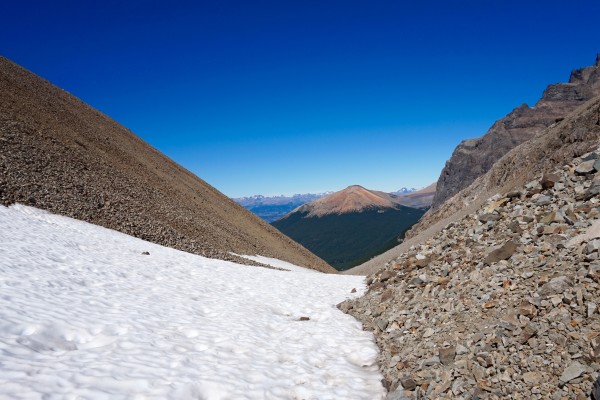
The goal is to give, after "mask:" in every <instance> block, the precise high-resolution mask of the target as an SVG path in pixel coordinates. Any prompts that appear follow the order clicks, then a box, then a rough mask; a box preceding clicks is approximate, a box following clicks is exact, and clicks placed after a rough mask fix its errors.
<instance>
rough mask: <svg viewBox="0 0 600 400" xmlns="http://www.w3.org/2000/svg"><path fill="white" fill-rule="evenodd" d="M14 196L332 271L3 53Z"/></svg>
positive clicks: (181, 239)
mask: <svg viewBox="0 0 600 400" xmlns="http://www.w3.org/2000/svg"><path fill="white" fill-rule="evenodd" d="M13 203H22V204H27V205H31V206H34V207H37V208H41V209H45V210H48V211H51V212H53V213H57V214H61V215H66V216H69V217H72V218H76V219H79V220H83V221H86V222H90V223H93V224H96V225H101V226H104V227H106V228H110V229H114V230H117V231H120V232H123V233H126V234H129V235H132V236H135V237H138V238H142V239H145V240H148V241H151V242H154V243H158V244H161V245H165V246H169V247H173V248H176V249H179V250H183V251H187V252H190V253H196V254H200V255H203V256H207V257H211V258H220V259H225V260H234V261H238V262H245V261H244V259H240V258H238V257H236V256H234V255H232V254H231V253H236V254H247V255H256V254H260V255H264V256H268V257H274V258H278V259H281V260H285V261H289V262H291V263H294V264H297V265H302V266H306V267H310V268H313V269H317V270H320V271H328V272H334V270H333V268H331V267H330V266H329V265H327V264H326V263H325V262H324V261H323V260H321V259H319V258H318V257H316V256H315V255H314V254H312V253H310V252H309V251H307V250H306V249H304V248H303V247H301V246H300V245H298V244H297V243H295V242H293V241H292V240H290V239H289V238H287V237H285V236H283V235H282V234H281V233H280V232H279V231H277V230H276V229H275V228H273V227H271V226H270V225H268V224H267V223H265V222H264V221H262V220H260V219H259V218H258V217H256V216H254V215H253V214H251V213H250V212H248V211H246V210H245V209H244V208H242V207H241V206H239V205H237V204H235V203H234V202H233V201H232V200H230V199H229V198H227V197H226V196H224V195H223V194H222V193H220V192H219V191H217V190H216V189H214V188H213V187H211V186H210V185H208V184H207V183H206V182H204V181H203V180H201V179H200V178H198V177H197V176H195V175H194V174H192V173H190V172H189V171H187V170H186V169H184V168H183V167H181V166H180V165H178V164H176V163H174V162H173V161H172V160H170V159H169V158H168V157H166V156H165V155H163V154H162V153H160V152H159V151H157V150H156V149H154V148H152V147H151V146H150V145H148V144H147V143H145V142H144V141H142V140H141V139H140V138H138V137H137V136H135V135H134V134H133V133H132V132H130V131H129V130H127V129H126V128H124V127H123V126H121V125H119V124H118V123H117V122H115V121H114V120H112V119H110V118H108V117H107V116H105V115H103V114H102V113H100V112H98V111H97V110H94V109H93V108H91V107H90V106H88V105H87V104H85V103H83V102H81V101H80V100H79V99H77V98H75V97H74V96H72V95H70V94H69V93H67V92H65V91H64V90H61V89H59V88H57V87H56V86H54V85H52V84H50V83H49V82H47V81H45V80H43V79H41V78H40V77H38V76H36V75H34V74H32V73H31V72H29V71H26V70H25V69H23V68H21V67H19V66H18V65H16V64H14V63H12V62H10V61H9V60H7V59H5V58H2V57H0V204H2V205H10V204H13ZM246 262H247V261H246Z"/></svg>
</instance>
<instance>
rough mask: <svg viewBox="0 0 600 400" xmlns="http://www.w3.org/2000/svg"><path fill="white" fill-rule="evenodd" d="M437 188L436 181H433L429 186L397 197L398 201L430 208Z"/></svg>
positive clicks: (404, 204)
mask: <svg viewBox="0 0 600 400" xmlns="http://www.w3.org/2000/svg"><path fill="white" fill-rule="evenodd" d="M435 189H436V182H434V183H432V184H431V185H429V186H427V187H424V188H423V189H419V190H416V191H414V192H409V193H406V194H402V195H400V196H399V197H398V199H397V202H398V203H400V204H402V205H403V206H407V207H413V208H428V207H430V206H431V203H432V202H433V197H434V196H435Z"/></svg>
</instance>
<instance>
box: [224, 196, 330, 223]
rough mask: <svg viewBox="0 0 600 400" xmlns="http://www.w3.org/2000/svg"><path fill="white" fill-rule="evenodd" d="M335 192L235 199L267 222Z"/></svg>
mask: <svg viewBox="0 0 600 400" xmlns="http://www.w3.org/2000/svg"><path fill="white" fill-rule="evenodd" d="M331 193H333V192H326V193H317V194H313V193H306V194H295V195H293V196H283V195H281V196H271V197H269V196H263V195H260V194H259V195H256V196H250V197H240V198H236V199H233V201H235V202H236V203H238V204H239V205H241V206H242V207H244V208H246V209H247V210H249V211H251V212H253V213H254V214H256V215H258V216H259V217H260V218H262V219H264V220H265V221H267V222H273V221H276V220H278V219H279V218H281V217H283V216H284V215H286V214H287V213H289V212H290V211H292V210H294V209H295V208H297V207H300V206H301V205H303V204H306V203H310V202H311V201H314V200H317V199H320V198H321V197H324V196H327V195H328V194H331Z"/></svg>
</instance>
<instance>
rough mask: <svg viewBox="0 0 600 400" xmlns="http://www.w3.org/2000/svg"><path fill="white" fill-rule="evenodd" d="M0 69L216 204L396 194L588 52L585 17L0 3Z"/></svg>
mask: <svg viewBox="0 0 600 400" xmlns="http://www.w3.org/2000/svg"><path fill="white" fill-rule="evenodd" d="M4 15H5V18H4V22H3V24H2V26H0V32H2V34H3V37H4V38H5V40H3V41H2V43H0V51H1V54H2V55H3V56H6V57H8V58H9V59H11V60H13V61H15V62H17V63H19V64H20V65H22V66H24V67H26V68H28V69H29V70H31V71H33V72H34V73H36V74H38V75H40V76H42V77H44V78H46V79H48V80H49V81H51V82H52V83H54V84H56V85H57V86H59V87H61V88H63V89H65V90H67V91H69V92H71V93H72V94H74V95H76V96H77V97H79V98H80V99H82V100H83V101H85V102H86V103H88V104H90V105H91V106H93V107H95V108H98V109H99V110H101V111H102V112H104V113H106V114H107V115H109V116H110V117H112V118H114V119H115V120H117V121H118V122H120V123H122V124H123V125H125V126H126V127H128V128H129V129H131V130H132V131H133V132H134V133H135V134H137V135H138V136H140V137H141V138H142V139H144V140H146V141H147V142H149V143H150V144H152V145H153V146H154V147H156V148H157V149H159V150H160V151H162V152H164V153H165V154H167V155H168V156H169V157H171V158H172V159H174V160H175V161H176V162H178V163H180V164H181V165H183V166H184V167H186V168H187V169H189V170H190V171H192V172H193V173H195V174H197V175H198V176H199V177H200V178H202V179H204V180H206V181H207V182H208V183H210V184H211V185H213V186H215V187H216V188H217V189H218V190H220V191H222V192H223V193H225V194H226V195H228V196H231V197H243V196H251V195H255V194H263V195H279V194H286V195H289V194H294V193H319V192H326V191H336V190H340V189H343V188H345V187H347V186H349V185H353V184H359V185H361V186H364V187H366V188H368V189H373V190H382V191H387V192H391V191H395V190H398V189H399V188H401V187H417V188H420V187H424V186H426V185H428V184H430V183H432V182H434V181H436V180H437V178H438V176H439V173H440V172H441V169H442V168H443V166H444V163H445V161H446V160H447V159H448V158H449V157H450V155H451V154H452V151H453V150H454V147H455V146H456V145H457V144H458V143H459V142H460V141H461V140H464V139H468V138H473V137H478V136H481V135H483V134H484V133H485V131H487V129H488V128H489V127H490V125H491V124H492V123H493V122H494V121H495V120H497V119H499V118H501V117H502V116H504V115H505V114H507V113H508V112H510V111H511V110H512V109H513V108H515V107H517V106H519V105H520V104H522V103H527V104H529V105H533V104H534V103H535V102H536V101H537V100H538V98H539V97H540V96H541V94H542V91H543V90H544V88H545V87H546V86H547V85H548V84H551V83H556V82H564V81H567V80H568V78H569V73H570V71H571V70H573V69H576V68H580V67H584V66H587V65H591V64H593V62H594V59H595V56H596V54H597V53H598V52H600V30H598V29H597V16H598V15H600V3H599V2H597V1H577V0H575V1H571V2H569V3H568V4H565V2H558V1H544V2H542V1H531V2H517V1H505V2H481V1H457V2H447V1H424V2H418V4H414V3H412V2H411V3H410V4H403V2H391V1H389V2H387V1H385V2H384V1H375V2H358V1H335V0H334V1H328V2H316V1H302V2H299V1H287V2H267V1H256V2H252V3H250V2H241V1H220V2H214V3H210V4H209V3H207V2H196V3H186V2H170V3H168V4H167V3H165V2H149V1H138V0H136V1H127V2H117V1H112V0H109V1H105V2H102V3H101V4H94V5H83V4H82V3H81V2H74V1H67V2H53V3H52V2H39V1H32V2H27V3H17V2H11V3H10V4H6V5H5V6H4Z"/></svg>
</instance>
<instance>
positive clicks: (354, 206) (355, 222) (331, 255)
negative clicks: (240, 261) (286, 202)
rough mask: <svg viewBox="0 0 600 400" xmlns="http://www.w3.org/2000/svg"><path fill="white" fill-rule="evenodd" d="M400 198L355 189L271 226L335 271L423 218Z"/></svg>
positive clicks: (370, 254)
mask: <svg viewBox="0 0 600 400" xmlns="http://www.w3.org/2000/svg"><path fill="white" fill-rule="evenodd" d="M402 197H403V196H397V195H393V194H389V193H384V192H379V191H374V190H367V189H365V188H364V187H362V186H358V185H354V186H349V187H348V188H346V189H344V190H341V191H339V192H336V193H333V194H330V195H328V196H325V197H323V198H321V199H318V200H315V201H313V202H310V203H308V204H304V205H302V206H300V207H298V208H296V209H295V210H294V211H292V212H291V213H289V214H287V215H286V216H284V217H283V218H281V219H279V220H277V221H275V222H273V226H275V227H276V228H277V229H279V230H280V231H281V232H283V233H285V234H286V235H287V236H289V237H291V238H292V239H294V240H296V241H297V242H298V243H300V244H302V245H303V246H305V247H306V248H307V249H309V250H310V251H312V252H313V253H315V254H316V255H318V256H319V257H321V258H323V259H324V260H326V261H327V262H328V263H329V264H331V265H333V266H334V267H335V268H337V269H339V270H343V269H347V268H350V267H352V266H355V265H357V264H360V263H361V262H364V261H366V260H368V259H370V258H371V257H373V256H375V255H377V254H380V253H382V252H384V251H386V250H388V249H390V248H392V247H394V246H396V245H397V244H398V242H399V240H401V239H402V237H403V235H404V232H405V231H406V230H407V229H408V228H410V227H411V226H412V225H414V224H415V223H416V222H417V221H418V220H419V218H421V216H422V215H423V214H424V212H425V211H424V210H423V209H417V208H411V207H406V206H404V205H402V204H401V203H400V199H401V198H402Z"/></svg>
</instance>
